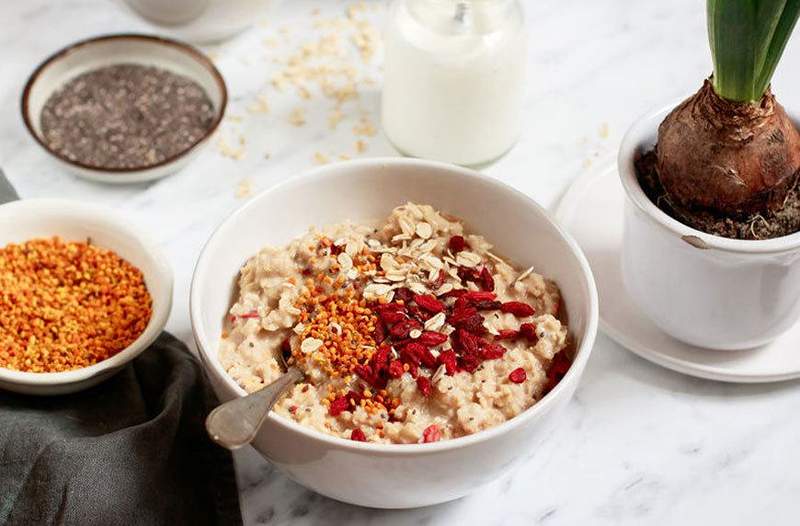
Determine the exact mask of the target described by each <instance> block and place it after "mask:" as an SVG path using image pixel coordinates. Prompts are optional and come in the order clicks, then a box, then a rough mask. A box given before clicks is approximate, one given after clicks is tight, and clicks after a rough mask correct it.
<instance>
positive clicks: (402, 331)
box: [389, 318, 422, 338]
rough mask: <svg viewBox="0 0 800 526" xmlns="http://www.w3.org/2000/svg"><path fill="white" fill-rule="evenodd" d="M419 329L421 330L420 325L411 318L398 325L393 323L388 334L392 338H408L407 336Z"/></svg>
mask: <svg viewBox="0 0 800 526" xmlns="http://www.w3.org/2000/svg"><path fill="white" fill-rule="evenodd" d="M420 328H422V324H421V323H420V322H418V321H417V320H415V319H413V318H408V319H406V320H403V321H401V322H400V323H395V324H394V325H392V328H391V329H389V334H391V335H392V337H394V338H408V334H409V333H410V332H411V331H412V330H414V329H420Z"/></svg>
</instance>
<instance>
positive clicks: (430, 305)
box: [414, 294, 444, 314]
mask: <svg viewBox="0 0 800 526" xmlns="http://www.w3.org/2000/svg"><path fill="white" fill-rule="evenodd" d="M414 301H415V302H417V305H419V306H420V307H422V308H423V309H425V310H426V311H428V312H432V313H434V314H436V313H437V312H442V311H443V310H444V304H443V303H442V302H441V301H439V300H437V299H436V298H435V297H433V295H432V294H417V295H416V296H414Z"/></svg>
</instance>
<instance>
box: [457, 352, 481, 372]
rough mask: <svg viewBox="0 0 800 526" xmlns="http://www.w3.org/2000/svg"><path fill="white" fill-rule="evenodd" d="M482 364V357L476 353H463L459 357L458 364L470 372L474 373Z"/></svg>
mask: <svg viewBox="0 0 800 526" xmlns="http://www.w3.org/2000/svg"><path fill="white" fill-rule="evenodd" d="M480 364H481V359H480V357H479V356H477V355H475V354H469V355H462V356H459V357H458V366H459V367H461V369H463V370H464V371H467V372H468V373H474V372H475V369H477V368H478V366H479V365H480Z"/></svg>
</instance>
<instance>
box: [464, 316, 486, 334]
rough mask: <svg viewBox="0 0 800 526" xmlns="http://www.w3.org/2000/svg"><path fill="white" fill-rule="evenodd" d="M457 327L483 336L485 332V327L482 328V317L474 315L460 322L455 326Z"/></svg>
mask: <svg viewBox="0 0 800 526" xmlns="http://www.w3.org/2000/svg"><path fill="white" fill-rule="evenodd" d="M457 326H458V327H461V328H463V329H466V330H468V331H469V332H474V333H475V334H483V333H485V332H486V327H484V326H483V316H481V315H480V314H474V315H472V316H470V317H469V318H467V319H465V320H461V321H460V322H458V324H457Z"/></svg>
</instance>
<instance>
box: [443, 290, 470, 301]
mask: <svg viewBox="0 0 800 526" xmlns="http://www.w3.org/2000/svg"><path fill="white" fill-rule="evenodd" d="M467 292H468V291H467V289H453V290H448V291H447V292H445V293H444V294H441V295H439V297H440V298H442V299H447V298H460V297H461V296H463V295H464V294H466V293H467Z"/></svg>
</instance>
